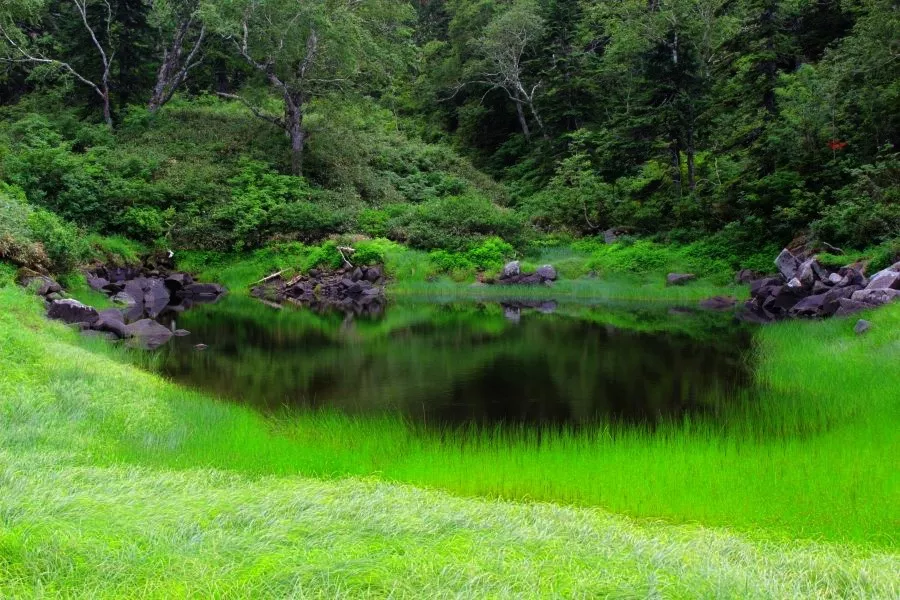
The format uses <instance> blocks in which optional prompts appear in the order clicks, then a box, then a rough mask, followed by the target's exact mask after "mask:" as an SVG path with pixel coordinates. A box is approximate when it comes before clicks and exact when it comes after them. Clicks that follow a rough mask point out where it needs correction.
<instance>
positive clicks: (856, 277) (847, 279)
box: [837, 267, 869, 287]
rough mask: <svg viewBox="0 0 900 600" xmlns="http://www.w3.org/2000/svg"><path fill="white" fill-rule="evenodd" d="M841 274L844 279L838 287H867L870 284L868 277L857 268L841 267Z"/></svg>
mask: <svg viewBox="0 0 900 600" xmlns="http://www.w3.org/2000/svg"><path fill="white" fill-rule="evenodd" d="M839 273H840V274H841V275H842V277H841V280H840V281H839V282H838V284H837V285H839V286H841V287H846V286H848V285H861V286H863V287H865V286H866V285H868V283H869V282H868V281H867V280H866V276H865V275H863V274H862V271H860V270H859V269H857V268H855V267H841V270H840V271H839Z"/></svg>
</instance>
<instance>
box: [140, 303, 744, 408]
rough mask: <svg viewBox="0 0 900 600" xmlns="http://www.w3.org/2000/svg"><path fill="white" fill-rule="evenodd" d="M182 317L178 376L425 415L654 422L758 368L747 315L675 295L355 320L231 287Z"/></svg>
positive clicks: (712, 402)
mask: <svg viewBox="0 0 900 600" xmlns="http://www.w3.org/2000/svg"><path fill="white" fill-rule="evenodd" d="M177 326H178V327H182V328H186V329H188V330H190V331H191V332H192V334H191V335H190V336H188V337H185V338H174V339H173V340H172V341H171V342H170V343H169V344H167V345H166V346H164V347H163V348H160V349H159V350H157V352H158V355H157V358H158V360H159V363H158V367H159V369H160V370H161V371H162V372H163V373H165V374H166V375H168V376H170V377H171V378H173V379H175V380H177V381H179V382H182V383H185V384H188V385H190V386H193V387H196V388H200V389H203V390H206V391H209V392H212V393H214V394H216V395H219V396H221V397H224V398H228V399H233V400H234V401H238V402H242V403H246V404H250V405H254V406H256V407H259V408H260V409H262V410H277V409H280V408H281V407H291V408H320V407H328V408H334V409H338V410H342V411H345V412H348V413H354V414H360V413H383V412H393V413H397V412H399V413H402V414H404V415H406V416H407V417H408V418H410V419H413V420H415V421H421V422H424V423H426V424H429V425H430V424H442V425H443V424H459V423H478V424H495V423H525V424H536V423H540V424H567V425H577V424H582V423H591V422H596V421H597V420H598V419H609V420H617V421H629V422H650V423H653V422H657V421H658V420H659V419H661V418H666V417H670V416H678V415H681V414H683V413H685V412H690V411H696V412H709V411H715V410H716V408H717V407H718V406H720V405H721V404H722V403H723V402H728V401H729V398H732V397H733V396H734V393H735V392H736V391H738V390H740V389H742V388H744V387H745V386H747V385H748V383H749V377H750V375H749V369H748V364H747V358H746V354H747V352H746V351H747V349H748V348H749V345H750V332H749V331H748V330H747V328H746V327H745V326H742V325H739V324H737V323H735V322H734V320H733V319H732V318H731V316H730V315H723V314H717V313H709V312H689V311H684V310H678V309H670V308H654V309H650V308H634V307H630V308H629V307H612V306H587V305H579V304H573V305H566V304H562V305H555V304H554V303H544V304H543V305H540V306H537V307H534V308H523V307H519V306H515V305H510V304H507V305H503V304H500V303H484V304H477V303H466V302H457V303H439V302H411V301H403V302H393V303H391V304H390V305H389V307H388V309H387V310H386V312H385V313H384V314H383V315H382V316H381V317H378V318H369V319H360V318H356V319H352V318H347V317H344V316H343V315H341V314H339V313H330V314H316V313H313V312H311V311H308V310H302V309H296V308H292V307H286V308H284V309H282V310H276V309H273V308H271V307H268V306H265V305H263V304H262V303H260V302H258V301H255V300H252V299H248V298H241V297H235V296H229V297H226V298H224V299H223V300H222V301H221V302H219V303H217V304H212V305H205V306H200V307H197V308H195V309H192V310H191V311H188V312H186V313H184V314H183V315H180V316H179V319H178V322H177ZM197 343H204V344H207V345H208V346H209V347H208V349H207V350H205V351H197V350H195V349H194V345H195V344H197Z"/></svg>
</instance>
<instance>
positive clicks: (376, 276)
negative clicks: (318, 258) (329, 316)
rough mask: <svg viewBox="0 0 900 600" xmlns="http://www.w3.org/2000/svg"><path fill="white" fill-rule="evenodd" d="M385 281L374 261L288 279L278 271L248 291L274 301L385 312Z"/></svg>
mask: <svg viewBox="0 0 900 600" xmlns="http://www.w3.org/2000/svg"><path fill="white" fill-rule="evenodd" d="M384 283H385V279H384V271H383V270H382V268H381V267H380V266H377V265H376V266H370V267H363V266H359V267H349V266H348V267H343V268H341V269H338V270H336V271H327V270H322V269H310V271H309V273H306V274H301V275H297V276H296V277H294V278H293V279H291V280H289V281H285V280H284V279H283V278H282V277H281V276H280V274H278V275H277V276H270V277H267V278H266V279H264V280H263V281H262V282H260V284H259V285H257V286H256V287H254V288H253V289H251V290H250V294H251V295H252V296H254V297H256V298H260V299H261V300H265V301H267V302H274V303H276V304H277V305H281V304H282V303H284V302H291V303H293V304H298V305H301V306H304V307H308V308H311V309H313V310H318V311H325V310H333V309H337V310H340V311H342V312H345V313H348V314H351V313H352V314H355V315H364V314H367V315H377V314H381V313H382V312H384V306H385V296H384Z"/></svg>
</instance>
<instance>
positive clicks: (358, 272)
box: [350, 267, 363, 281]
mask: <svg viewBox="0 0 900 600" xmlns="http://www.w3.org/2000/svg"><path fill="white" fill-rule="evenodd" d="M362 278H363V271H362V269H360V268H359V267H356V268H355V269H353V272H352V273H350V279H351V280H352V281H359V280H360V279H362Z"/></svg>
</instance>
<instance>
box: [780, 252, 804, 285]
mask: <svg viewBox="0 0 900 600" xmlns="http://www.w3.org/2000/svg"><path fill="white" fill-rule="evenodd" d="M775 266H776V267H777V268H778V272H779V273H781V276H782V277H784V279H785V280H786V281H790V280H791V279H793V278H794V277H796V276H797V270H798V269H799V268H800V261H799V260H798V259H797V257H796V256H794V255H793V254H791V251H790V250H788V249H787V248H785V249H784V250H782V251H781V254H779V255H778V258H776V259H775Z"/></svg>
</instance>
